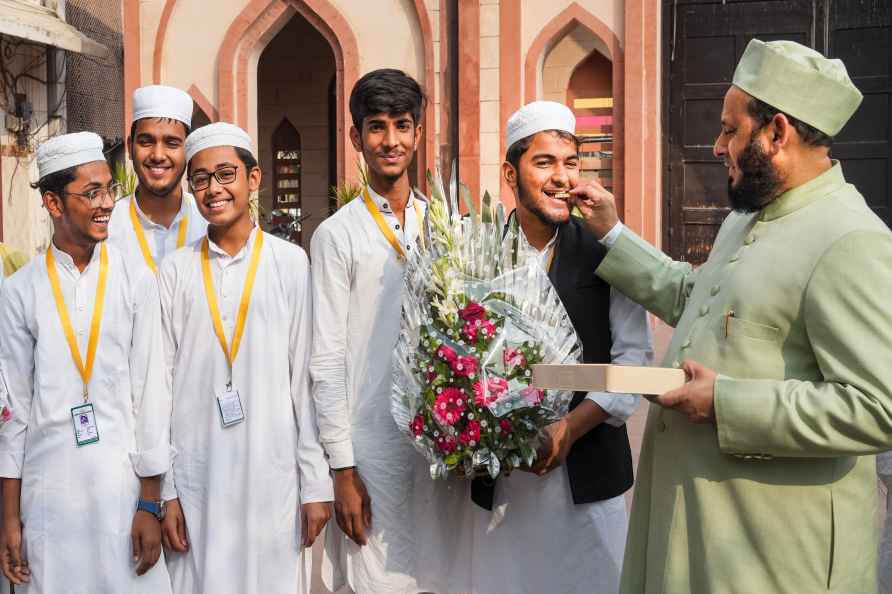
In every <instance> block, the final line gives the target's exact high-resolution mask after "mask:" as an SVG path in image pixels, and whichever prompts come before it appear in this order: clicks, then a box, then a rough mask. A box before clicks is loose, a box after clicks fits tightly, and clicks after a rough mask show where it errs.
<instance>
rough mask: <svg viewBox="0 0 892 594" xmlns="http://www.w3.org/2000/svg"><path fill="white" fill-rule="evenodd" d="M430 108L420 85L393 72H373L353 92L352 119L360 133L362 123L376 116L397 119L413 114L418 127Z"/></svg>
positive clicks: (390, 69)
mask: <svg viewBox="0 0 892 594" xmlns="http://www.w3.org/2000/svg"><path fill="white" fill-rule="evenodd" d="M426 105H427V98H426V97H425V96H424V92H423V91H422V90H421V85H419V84H418V82H417V81H416V80H415V79H414V78H412V77H411V76H409V75H408V74H406V73H405V72H403V71H402V70H396V69H394V68H381V69H380V70H373V71H371V72H369V73H368V74H366V75H365V76H363V77H362V78H360V79H359V80H358V81H356V84H355V85H354V86H353V90H352V91H351V92H350V116H351V117H352V118H353V125H354V126H355V127H356V129H357V130H359V131H362V122H363V121H364V120H365V118H366V117H368V116H370V115H374V114H376V113H386V114H388V115H390V116H394V115H397V114H401V113H407V112H408V113H410V114H412V120H413V122H414V124H415V125H416V126H417V125H418V124H419V123H421V114H422V113H423V112H424V108H425V106H426Z"/></svg>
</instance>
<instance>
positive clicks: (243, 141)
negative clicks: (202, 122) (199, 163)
mask: <svg viewBox="0 0 892 594" xmlns="http://www.w3.org/2000/svg"><path fill="white" fill-rule="evenodd" d="M215 146H234V147H237V148H242V149H245V150H246V151H248V152H249V153H251V154H252V155H254V149H253V148H251V137H250V136H248V133H247V132H245V131H244V130H242V129H241V128H239V127H238V126H236V125H235V124H229V123H226V122H216V123H213V124H208V125H207V126H202V127H201V128H199V129H198V130H196V131H195V132H193V133H192V134H190V135H189V136H187V137H186V162H187V163H188V162H189V161H191V160H192V157H194V156H195V155H196V154H197V153H198V152H200V151H203V150H204V149H209V148H214V147H215ZM255 158H256V157H255Z"/></svg>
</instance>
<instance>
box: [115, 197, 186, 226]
mask: <svg viewBox="0 0 892 594" xmlns="http://www.w3.org/2000/svg"><path fill="white" fill-rule="evenodd" d="M192 200H194V198H193V197H192V194H190V193H189V192H187V191H186V190H183V199H182V200H180V210H179V211H178V212H177V214H176V216H174V217H173V220H172V221H171V222H170V227H165V226H164V225H160V224H158V223H156V222H155V221H153V220H152V219H150V218H149V217H148V215H146V213H144V212H143V211H142V209H141V208H140V207H139V200H137V199H136V192H134V193H133V194H131V195H130V201H131V202H133V206H135V207H136V216H137V217H139V220H140V221H142V222H143V223H144V224H145V225H147V226H149V227H157V228H159V229H164V230H169V229H172V228H173V226H174V225H176V224H177V223H178V222H179V221H181V220H182V219H183V218H184V217H186V216H188V215H189V210H190V207H191V205H192Z"/></svg>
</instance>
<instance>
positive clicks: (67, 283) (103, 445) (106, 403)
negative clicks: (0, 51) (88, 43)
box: [0, 133, 170, 594]
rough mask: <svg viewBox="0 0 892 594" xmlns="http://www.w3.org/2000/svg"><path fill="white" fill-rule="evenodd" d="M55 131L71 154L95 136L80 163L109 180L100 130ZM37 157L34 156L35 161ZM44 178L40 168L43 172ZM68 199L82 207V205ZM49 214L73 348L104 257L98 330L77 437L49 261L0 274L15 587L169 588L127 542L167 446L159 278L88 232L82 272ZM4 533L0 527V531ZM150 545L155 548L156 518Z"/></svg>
mask: <svg viewBox="0 0 892 594" xmlns="http://www.w3.org/2000/svg"><path fill="white" fill-rule="evenodd" d="M83 135H89V136H87V137H85V136H83ZM67 136H69V137H75V138H74V139H70V140H71V143H70V144H71V145H73V147H74V154H75V157H76V150H77V147H78V145H79V144H83V143H84V142H85V141H84V140H83V139H84V138H86V144H87V145H88V147H89V145H90V143H92V142H95V143H96V145H95V151H94V155H95V156H92V157H91V156H90V150H87V151H85V152H86V153H87V157H84V158H87V159H90V160H89V161H83V163H84V165H83V166H84V167H87V166H91V167H94V170H100V174H102V175H104V176H105V177H106V179H107V180H108V182H110V181H111V174H110V172H108V166H107V165H106V163H105V161H104V159H103V157H102V141H101V139H99V137H98V136H96V135H94V134H92V133H79V134H78V135H67ZM93 137H95V138H93ZM68 140H69V139H66V137H64V136H63V137H57V138H55V139H53V140H52V141H50V143H53V144H52V146H57V145H59V146H60V147H61V149H63V150H68V154H69V156H70V155H71V154H72V146H67V147H66V146H64V145H66V143H67V142H68ZM50 143H47V144H48V145H49V144H50ZM41 148H44V147H41ZM42 156H43V155H42V153H41V152H39V153H38V164H39V167H40V168H41V170H43V169H44V167H43V165H44V163H43V159H42ZM52 173H54V171H50V173H48V174H47V176H48V175H51V174H52ZM47 176H44V175H42V176H41V178H42V179H41V182H43V181H44V179H45V178H46V177H47ZM100 177H101V176H100ZM78 183H80V182H79V181H78V180H75V182H73V183H69V184H67V185H66V186H64V188H65V191H64V192H61V191H56V192H55V194H56V198H60V197H59V196H58V194H60V193H68V192H69V191H71V192H84V191H89V190H84V189H81V188H80V187H79V186H78ZM86 187H87V188H89V187H90V186H86ZM101 189H104V188H101ZM46 196H47V194H46V193H45V194H44V201H45V204H48V201H47V198H46ZM84 200H86V198H84V197H83V196H76V195H71V196H67V197H65V198H64V199H63V201H62V203H63V204H65V206H66V210H72V209H74V208H75V202H74V201H84ZM85 204H86V203H85ZM102 204H103V206H102V207H101V208H99V209H97V210H95V212H94V213H93V217H94V218H93V221H94V222H93V223H92V224H91V228H92V229H93V230H94V231H96V230H97V229H98V230H101V229H102V228H103V227H104V226H105V225H106V224H107V223H104V222H102V219H103V215H104V214H106V216H107V211H105V210H103V209H105V208H107V209H109V210H110V208H111V205H112V204H113V202H112V200H111V199H110V198H109V197H108V194H106V196H105V197H104V198H102ZM78 208H80V209H81V210H82V211H83V210H84V209H85V208H86V206H85V205H80V206H78ZM48 209H49V207H48ZM50 212H51V214H53V218H54V224H55V225H56V229H57V230H56V233H55V234H54V239H53V244H52V245H51V246H50V248H49V249H50V250H51V252H52V257H53V258H54V260H55V269H56V272H57V274H58V279H59V288H60V290H61V294H62V296H63V298H64V302H65V306H66V309H67V311H68V316H69V317H70V320H71V326H72V328H73V330H74V333H75V338H76V342H77V345H78V348H79V349H80V352H81V353H82V354H83V355H82V356H83V357H84V358H86V354H87V347H88V341H89V336H90V334H91V320H92V318H93V314H94V310H95V309H96V307H99V305H98V304H97V303H96V294H97V293H96V292H97V284H98V282H99V277H100V268H101V255H102V253H103V251H105V254H106V257H107V277H106V285H105V293H104V295H105V296H104V299H103V302H102V305H101V307H102V316H101V325H100V332H99V334H98V342H97V348H96V355H95V363H94V364H93V366H92V376H91V378H90V381H89V384H88V387H89V403H90V404H91V405H92V406H93V410H94V414H95V419H96V426H97V428H98V432H99V440H98V442H96V443H88V444H85V445H81V446H78V445H77V443H76V440H75V432H74V428H73V426H72V421H73V417H72V412H71V409H72V407H75V406H79V405H82V404H84V396H83V391H84V390H83V388H82V387H83V386H84V383H83V379H82V376H81V374H80V373H79V371H78V368H77V367H76V365H75V363H74V360H73V357H72V354H71V351H70V350H69V346H68V343H67V342H66V336H65V333H64V331H63V325H62V323H61V321H60V316H59V313H58V311H57V307H56V305H55V299H54V293H53V289H52V287H51V282H50V278H49V275H48V268H47V258H46V257H45V256H43V255H41V256H39V257H36V258H34V259H33V260H31V262H30V263H28V264H27V265H26V266H25V267H24V268H22V269H21V270H19V272H17V273H16V274H15V275H14V276H13V277H11V278H9V279H7V280H6V281H5V282H4V285H3V293H2V297H0V336H2V337H3V340H2V341H0V366H2V368H3V370H4V377H5V379H6V387H7V388H8V391H9V398H10V404H11V408H12V411H13V417H12V420H10V421H9V422H8V424H7V425H6V426H5V427H4V428H3V430H2V431H0V476H2V477H5V478H4V483H6V481H7V479H17V480H19V481H21V484H20V501H21V510H20V517H21V535H22V543H23V547H22V549H23V550H22V555H23V556H24V557H25V562H26V563H27V566H28V567H29V568H30V580H29V582H28V583H26V584H22V585H16V587H15V588H16V591H17V592H19V593H27V594H37V593H41V594H42V593H45V594H55V593H58V592H65V593H71V594H118V593H121V592H130V593H145V594H158V593H164V592H170V582H169V579H168V575H167V569H166V567H165V565H164V563H163V561H162V562H161V563H156V564H155V565H154V567H152V568H151V569H149V570H148V572H147V573H146V574H145V575H142V576H137V574H136V568H137V564H136V562H135V561H134V559H133V554H134V545H133V542H132V538H133V536H135V532H132V530H134V529H135V526H136V523H135V521H134V513H136V514H146V512H143V511H140V512H136V506H137V501H138V499H139V498H140V492H141V486H140V478H141V477H157V476H158V475H163V474H164V473H165V472H166V471H167V468H168V465H169V456H170V454H169V432H168V428H169V410H170V395H169V391H168V388H167V385H166V383H165V381H164V373H163V345H162V340H161V310H160V305H159V300H158V288H157V283H156V280H155V277H154V276H153V275H152V274H151V273H150V272H148V271H146V270H145V269H138V270H134V269H132V268H129V267H128V266H127V265H126V263H125V261H124V259H123V257H122V255H121V253H120V252H119V251H118V250H116V249H115V248H113V247H112V246H108V245H107V244H105V243H104V242H98V243H95V242H94V243H93V245H92V248H91V250H92V253H91V254H89V252H88V251H87V250H84V251H82V252H81V257H86V258H87V261H85V262H84V263H83V264H82V266H83V268H82V269H81V268H80V267H79V266H78V265H76V264H75V259H74V258H73V256H72V255H70V254H69V253H68V252H66V251H63V250H62V249H60V248H59V247H57V245H56V243H57V242H59V231H58V228H59V222H58V217H57V215H56V214H55V212H56V211H55V210H51V211H50ZM88 216H89V215H88ZM106 220H107V219H106ZM84 254H89V255H86V256H84ZM155 488H156V489H157V486H156V487H155ZM4 493H6V484H4ZM8 503H9V502H8V501H7V502H6V504H8ZM6 509H7V511H8V510H9V507H8V505H7V507H6ZM146 519H147V520H148V521H150V522H154V523H157V519H156V518H153V517H151V516H150V515H146V516H144V517H143V518H141V520H140V521H145V520H146ZM4 522H5V524H6V525H7V526H8V525H9V523H10V522H15V518H8V517H5V518H4ZM13 528H15V526H14V525H13ZM14 531H15V530H10V529H9V528H4V532H5V533H6V535H7V539H8V538H9V536H10V535H12V534H13V532H14ZM7 543H8V540H7ZM157 547H158V549H157V551H158V552H159V553H160V527H159V528H157ZM5 548H6V549H8V544H5ZM3 553H4V555H8V554H10V553H9V552H8V550H4V552H3ZM155 559H157V557H155ZM6 562H7V560H4V565H5V564H6Z"/></svg>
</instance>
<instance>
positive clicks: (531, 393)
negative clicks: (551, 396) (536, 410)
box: [520, 386, 545, 406]
mask: <svg viewBox="0 0 892 594" xmlns="http://www.w3.org/2000/svg"><path fill="white" fill-rule="evenodd" d="M520 395H521V396H523V398H524V400H526V401H527V402H528V403H529V404H530V405H531V406H539V405H540V404H542V399H543V398H545V390H540V389H539V388H534V387H533V386H527V387H526V388H524V389H523V390H521V391H520Z"/></svg>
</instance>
